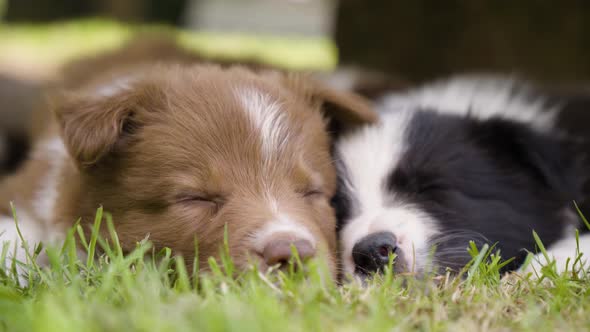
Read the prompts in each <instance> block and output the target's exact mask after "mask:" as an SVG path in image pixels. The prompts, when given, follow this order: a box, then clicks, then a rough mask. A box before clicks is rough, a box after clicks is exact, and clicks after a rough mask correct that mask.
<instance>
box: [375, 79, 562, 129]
mask: <svg viewBox="0 0 590 332" xmlns="http://www.w3.org/2000/svg"><path fill="white" fill-rule="evenodd" d="M515 88H520V90H516V89H515ZM515 91H518V92H519V93H516V94H515ZM527 93H528V92H527V87H526V85H524V84H523V83H521V82H518V81H516V80H514V79H510V78H498V77H477V76H465V77H456V78H451V79H449V80H443V81H439V82H435V83H432V84H428V85H426V86H424V87H422V88H418V89H416V90H412V91H409V92H404V93H399V94H398V93H393V94H389V95H388V96H386V97H384V98H383V100H382V102H381V103H380V104H379V106H378V108H379V110H380V111H383V112H388V111H392V110H393V111H395V110H399V109H408V108H411V109H414V110H415V109H429V110H433V111H437V112H440V113H448V114H456V115H468V114H469V115H470V116H474V117H476V118H478V119H482V120H484V119H488V118H491V117H496V116H499V117H502V118H506V119H509V120H514V121H519V122H524V123H527V124H529V125H532V126H534V127H535V128H537V129H546V128H550V127H551V125H552V123H553V119H554V117H555V114H556V111H557V107H556V108H547V106H546V105H545V101H544V100H543V99H542V98H540V97H537V98H536V99H532V96H528V95H527Z"/></svg>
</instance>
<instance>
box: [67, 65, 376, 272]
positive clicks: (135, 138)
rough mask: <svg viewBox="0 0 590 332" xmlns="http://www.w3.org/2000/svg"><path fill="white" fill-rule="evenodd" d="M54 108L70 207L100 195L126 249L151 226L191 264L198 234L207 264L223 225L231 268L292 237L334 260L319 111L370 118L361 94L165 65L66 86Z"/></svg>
mask: <svg viewBox="0 0 590 332" xmlns="http://www.w3.org/2000/svg"><path fill="white" fill-rule="evenodd" d="M56 115H57V118H58V122H59V125H60V127H61V134H62V137H63V139H64V143H65V145H66V147H67V149H68V151H69V153H70V155H71V156H72V158H73V159H74V161H75V162H76V163H77V165H78V169H79V172H80V183H81V184H80V186H81V194H80V195H79V197H78V200H79V201H77V202H72V205H73V206H74V207H75V208H77V209H79V210H78V211H77V212H76V213H77V214H79V215H81V216H83V217H85V218H87V219H88V220H91V218H90V216H91V215H92V213H93V212H94V211H95V209H96V207H97V206H98V205H99V204H103V205H104V207H105V209H106V210H108V211H110V212H111V213H112V214H113V218H114V220H115V225H116V228H117V232H118V236H119V238H120V240H121V242H122V245H123V246H124V248H125V249H127V250H129V249H132V248H133V247H134V246H135V243H136V242H137V241H140V240H141V239H143V238H145V237H146V235H149V239H150V240H151V241H152V242H153V243H154V244H155V246H156V247H157V248H162V247H164V246H166V247H170V248H172V249H173V250H174V251H175V252H176V253H177V254H181V255H183V256H184V257H185V259H186V260H187V262H188V263H189V264H190V262H192V260H193V254H194V243H195V239H196V240H197V241H198V244H199V261H200V262H201V263H204V262H206V260H207V258H208V257H210V256H214V257H217V256H218V255H219V253H220V247H221V245H222V243H223V236H224V228H225V227H227V232H228V242H229V252H230V255H231V256H232V258H233V259H234V262H235V263H236V265H237V266H238V267H241V268H243V267H245V266H246V264H247V263H248V262H249V260H252V259H253V260H255V262H258V263H259V264H260V265H261V266H262V267H266V266H268V265H274V264H276V263H283V262H284V261H286V260H288V259H289V258H290V253H291V245H294V246H295V247H296V248H297V250H298V251H299V254H300V256H304V257H310V256H314V255H316V256H320V257H322V258H325V260H326V261H327V262H328V263H329V266H330V267H331V268H332V271H334V265H335V263H334V261H335V258H334V253H335V251H336V235H335V219H334V212H333V210H332V207H331V206H330V204H329V200H330V198H331V197H332V195H333V194H334V192H335V187H336V174H335V169H334V167H333V164H332V160H331V156H330V146H331V142H330V141H331V140H330V137H329V134H328V133H327V130H326V122H327V121H326V119H329V120H330V121H333V122H334V123H335V124H338V125H336V126H333V127H340V128H342V127H343V126H346V124H348V125H350V124H352V123H356V124H359V123H363V122H369V121H372V120H374V114H373V113H372V111H370V109H369V108H368V107H367V105H366V104H364V103H363V101H362V100H360V99H357V98H356V97H354V96H346V95H340V94H338V93H335V92H331V91H329V90H326V89H323V88H321V87H319V86H317V84H315V83H312V82H311V81H308V80H306V79H304V78H301V77H299V76H294V77H291V76H288V75H284V74H279V73H276V72H262V73H256V74H254V73H252V72H250V71H248V70H245V69H243V68H238V67H234V68H228V69H221V68H219V67H216V66H204V65H196V66H190V67H189V66H184V67H183V66H171V67H157V68H155V69H153V70H148V71H145V70H144V71H142V72H141V73H140V74H138V75H130V76H119V77H118V78H116V79H114V80H113V79H110V80H109V81H108V82H107V83H104V82H103V83H100V84H97V85H92V86H90V87H87V88H86V89H85V91H82V92H77V93H75V94H69V95H68V96H66V98H65V100H64V102H63V103H61V106H58V107H57V109H56ZM202 265H203V264H202ZM205 265H206V264H205Z"/></svg>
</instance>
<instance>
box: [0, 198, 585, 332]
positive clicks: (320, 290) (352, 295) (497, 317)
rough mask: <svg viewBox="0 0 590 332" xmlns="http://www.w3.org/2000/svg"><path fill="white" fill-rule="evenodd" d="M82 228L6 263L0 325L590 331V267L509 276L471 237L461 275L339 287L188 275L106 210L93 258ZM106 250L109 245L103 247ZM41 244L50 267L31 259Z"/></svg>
mask: <svg viewBox="0 0 590 332" xmlns="http://www.w3.org/2000/svg"><path fill="white" fill-rule="evenodd" d="M103 219H104V220H103ZM101 221H102V222H105V221H106V226H107V228H108V229H109V230H110V232H109V234H110V240H108V241H106V240H104V239H102V238H100V237H99V236H97V234H98V229H99V228H98V227H99V226H100V225H99V223H100V222H101ZM74 233H79V234H80V227H79V226H78V227H75V228H73V229H72V230H71V231H70V233H69V234H68V237H67V241H66V242H65V244H64V245H63V247H61V248H40V247H37V248H30V250H31V252H32V254H31V257H30V258H29V259H28V260H29V263H26V264H25V265H24V266H23V268H24V269H26V270H28V271H29V276H28V282H27V285H23V284H21V283H20V282H19V280H18V278H17V277H16V266H15V265H12V266H11V268H9V269H8V270H3V271H1V272H2V273H0V330H5V331H27V332H29V331H43V332H51V331H60V332H62V331H64V332H66V331H204V330H211V331H240V332H244V331H336V330H338V331H408V330H422V331H444V330H450V331H484V330H502V331H508V330H515V331H517V330H518V331H520V330H522V331H554V330H562V331H583V330H587V329H588V327H589V326H590V315H589V314H588V312H590V279H589V277H588V275H586V274H584V273H579V272H578V273H571V272H570V273H566V274H562V275H559V274H557V273H555V271H553V269H552V265H548V266H547V267H545V268H543V269H542V271H540V272H539V273H540V274H539V275H538V278H532V277H531V276H520V275H516V274H513V275H508V276H504V277H501V276H500V273H499V269H500V267H501V265H502V261H501V260H500V258H499V257H498V256H497V255H493V254H491V251H489V250H488V251H486V250H478V249H477V248H476V247H475V246H473V245H472V246H471V247H470V248H469V252H470V253H471V255H472V256H473V260H472V262H471V263H470V265H469V266H467V267H466V268H465V270H464V273H465V275H464V276H465V277H464V278H455V279H453V278H450V277H448V276H443V277H440V276H438V277H434V276H431V277H426V278H424V279H423V280H417V279H413V278H404V277H401V276H394V275H393V274H392V273H391V272H390V270H388V271H387V273H386V274H385V275H384V276H382V277H379V278H376V279H374V280H373V281H371V282H370V283H369V284H368V285H367V286H366V287H361V286H360V285H359V284H357V283H351V284H346V285H344V286H338V285H337V284H336V283H335V282H334V281H333V280H331V279H330V278H327V277H326V269H325V267H324V266H322V264H321V263H320V262H314V261H312V262H310V263H309V264H308V266H307V273H303V272H294V271H293V270H290V271H287V272H285V273H283V272H278V273H262V272H260V271H257V270H256V269H254V268H252V269H251V270H248V271H245V272H236V271H235V269H234V267H233V265H232V263H231V260H229V259H227V252H225V255H224V256H225V259H222V262H220V263H217V262H215V261H213V260H211V261H210V262H209V265H210V267H211V271H212V272H209V273H201V274H200V277H199V278H191V275H192V274H193V273H197V271H196V270H195V271H187V270H186V268H185V266H184V263H183V261H182V260H180V259H179V258H176V257H173V256H172V255H171V253H170V251H169V250H163V251H162V252H159V253H154V252H153V250H152V249H151V247H150V244H149V242H147V241H143V242H141V243H138V244H137V248H136V249H135V251H133V252H132V253H130V254H128V255H126V256H125V255H123V254H122V251H121V248H120V247H119V246H118V242H117V238H116V233H115V232H114V230H113V227H112V222H111V220H110V218H109V216H108V215H106V218H103V215H102V210H99V212H98V213H97V218H96V223H95V228H94V232H93V233H92V236H91V237H90V238H88V239H87V238H85V237H84V236H81V237H80V238H79V240H78V241H79V242H80V243H81V245H82V247H83V248H85V251H86V252H87V253H89V258H83V257H78V256H77V253H76V247H75V243H74V242H75V240H74V239H75V237H74V236H73V235H74ZM97 248H101V250H100V252H103V253H102V254H100V255H97V254H96V253H97V252H98V251H97V250H96V249H97ZM484 249H485V248H484ZM7 250H8V247H6V246H5V247H4V249H3V250H2V254H1V255H0V259H2V260H4V259H5V257H6V254H7ZM466 250H467V249H466ZM42 252H45V253H46V254H47V257H48V261H49V267H45V268H41V267H39V266H37V265H36V264H33V263H30V259H32V258H34V256H36V255H38V254H39V253H42ZM147 254H149V255H147ZM4 263H5V262H0V264H2V266H4ZM9 265H11V264H9Z"/></svg>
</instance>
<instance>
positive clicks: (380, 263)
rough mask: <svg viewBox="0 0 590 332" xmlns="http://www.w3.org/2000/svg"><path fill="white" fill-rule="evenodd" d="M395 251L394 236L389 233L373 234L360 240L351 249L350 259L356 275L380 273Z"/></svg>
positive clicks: (395, 242)
mask: <svg viewBox="0 0 590 332" xmlns="http://www.w3.org/2000/svg"><path fill="white" fill-rule="evenodd" d="M396 250H397V241H396V238H395V235H393V233H391V232H380V233H373V234H369V235H367V236H365V237H364V238H362V239H360V240H359V241H358V242H357V243H356V244H355V245H354V247H353V248H352V259H353V260H354V264H355V267H356V271H357V273H363V274H369V273H372V272H379V271H382V270H383V268H384V267H386V266H387V264H388V263H389V256H390V255H391V254H393V253H395V252H396Z"/></svg>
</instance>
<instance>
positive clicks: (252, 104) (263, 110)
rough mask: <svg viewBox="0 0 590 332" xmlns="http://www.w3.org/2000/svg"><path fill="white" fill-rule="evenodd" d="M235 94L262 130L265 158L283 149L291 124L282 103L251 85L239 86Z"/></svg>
mask: <svg viewBox="0 0 590 332" xmlns="http://www.w3.org/2000/svg"><path fill="white" fill-rule="evenodd" d="M235 95H236V97H237V99H238V100H239V102H240V103H241V105H242V107H243V108H244V111H245V112H246V114H248V118H249V119H250V121H251V123H252V125H253V126H254V128H256V130H258V131H259V132H260V137H261V140H262V142H261V144H262V153H263V155H264V156H265V158H269V157H270V156H272V155H273V153H277V152H279V151H281V150H282V149H283V147H284V145H285V144H286V142H287V141H288V138H289V131H288V127H289V125H288V122H287V117H286V115H285V114H284V112H282V111H281V104H280V103H279V102H278V101H277V100H273V98H272V97H271V96H270V95H269V94H267V93H264V92H262V91H259V90H257V89H255V88H251V87H247V88H238V89H236V90H235Z"/></svg>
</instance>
